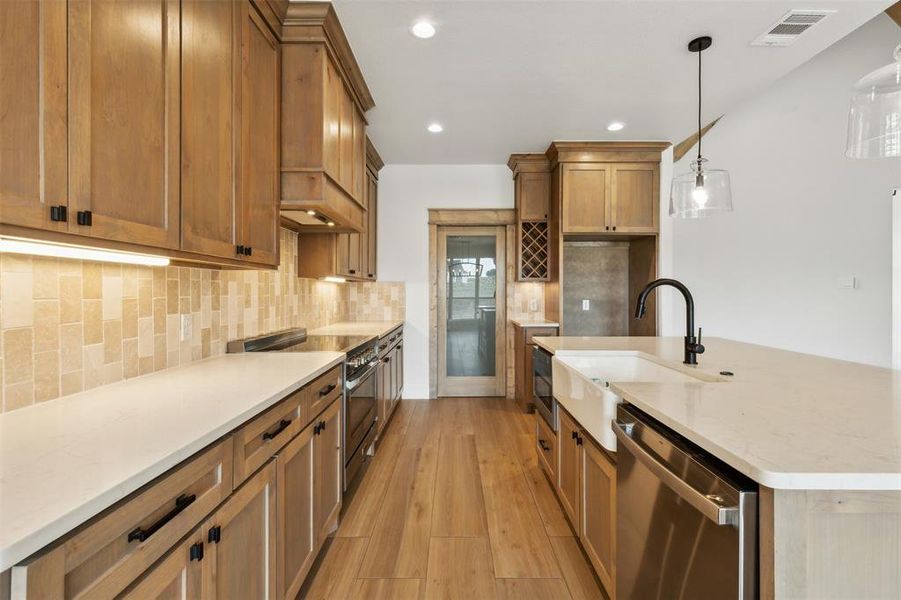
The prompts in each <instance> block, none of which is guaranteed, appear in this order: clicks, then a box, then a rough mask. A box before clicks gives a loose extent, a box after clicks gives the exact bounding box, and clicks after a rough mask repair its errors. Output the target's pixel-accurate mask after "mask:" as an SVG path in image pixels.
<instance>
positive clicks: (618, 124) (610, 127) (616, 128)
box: [607, 121, 626, 131]
mask: <svg viewBox="0 0 901 600" xmlns="http://www.w3.org/2000/svg"><path fill="white" fill-rule="evenodd" d="M625 126H626V125H625V123H621V122H619V121H614V122H612V123H610V124H609V125H607V131H619V130H620V129H622V128H623V127H625Z"/></svg>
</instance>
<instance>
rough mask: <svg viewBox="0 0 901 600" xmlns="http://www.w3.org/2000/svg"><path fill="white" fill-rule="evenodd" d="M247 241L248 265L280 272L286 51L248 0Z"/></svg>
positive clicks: (244, 111) (245, 96) (243, 195)
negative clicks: (281, 87)
mask: <svg viewBox="0 0 901 600" xmlns="http://www.w3.org/2000/svg"><path fill="white" fill-rule="evenodd" d="M241 5H242V7H243V8H244V11H245V17H244V19H243V33H244V36H243V38H244V43H243V48H242V53H243V64H244V74H243V91H242V95H241V104H242V110H241V118H242V124H241V129H242V140H243V142H242V144H241V164H242V168H241V224H242V235H241V240H242V242H241V243H242V244H243V245H244V246H247V247H249V248H250V254H249V255H247V256H245V259H246V260H248V261H250V262H254V263H259V264H264V265H270V266H277V265H278V255H279V234H278V221H279V219H278V203H279V177H278V165H279V158H278V157H279V124H280V119H279V109H280V106H281V103H280V98H279V85H280V78H281V65H280V49H279V44H278V41H277V40H276V39H275V36H273V35H272V33H271V32H270V31H269V28H268V26H267V25H266V23H265V21H264V20H263V18H262V17H261V16H260V15H259V14H258V13H257V12H256V9H255V8H254V7H252V6H251V5H250V2H249V1H248V0H242V2H241Z"/></svg>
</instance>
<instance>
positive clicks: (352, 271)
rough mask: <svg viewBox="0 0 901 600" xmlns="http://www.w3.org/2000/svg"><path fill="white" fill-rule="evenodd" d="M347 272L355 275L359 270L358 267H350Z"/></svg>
mask: <svg viewBox="0 0 901 600" xmlns="http://www.w3.org/2000/svg"><path fill="white" fill-rule="evenodd" d="M347 272H348V273H350V274H351V275H354V274H356V272H357V270H356V269H348V270H347Z"/></svg>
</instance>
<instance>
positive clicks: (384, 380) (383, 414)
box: [375, 353, 391, 433]
mask: <svg viewBox="0 0 901 600" xmlns="http://www.w3.org/2000/svg"><path fill="white" fill-rule="evenodd" d="M377 369H378V371H377V372H376V388H375V389H376V398H375V404H376V411H377V412H378V423H379V425H378V427H379V433H381V432H382V430H383V429H384V428H385V424H386V422H387V421H388V409H389V397H390V394H391V392H390V388H391V354H390V353H389V354H388V355H387V356H385V357H384V358H382V359H381V360H380V361H379V366H378V367H377Z"/></svg>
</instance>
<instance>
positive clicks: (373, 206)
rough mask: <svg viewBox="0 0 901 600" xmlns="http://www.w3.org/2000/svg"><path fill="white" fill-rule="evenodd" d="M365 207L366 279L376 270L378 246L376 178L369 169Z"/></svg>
mask: <svg viewBox="0 0 901 600" xmlns="http://www.w3.org/2000/svg"><path fill="white" fill-rule="evenodd" d="M366 187H367V191H366V207H367V215H366V216H367V218H368V219H369V225H368V228H367V236H368V237H367V241H368V243H369V253H368V258H369V261H368V268H369V270H368V271H367V273H366V277H367V278H368V279H372V280H375V279H376V277H377V274H378V272H377V271H376V266H377V262H376V259H377V248H378V194H379V192H378V189H379V188H378V180H376V178H375V177H373V176H372V175H371V174H370V173H369V171H368V170H367V172H366Z"/></svg>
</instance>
